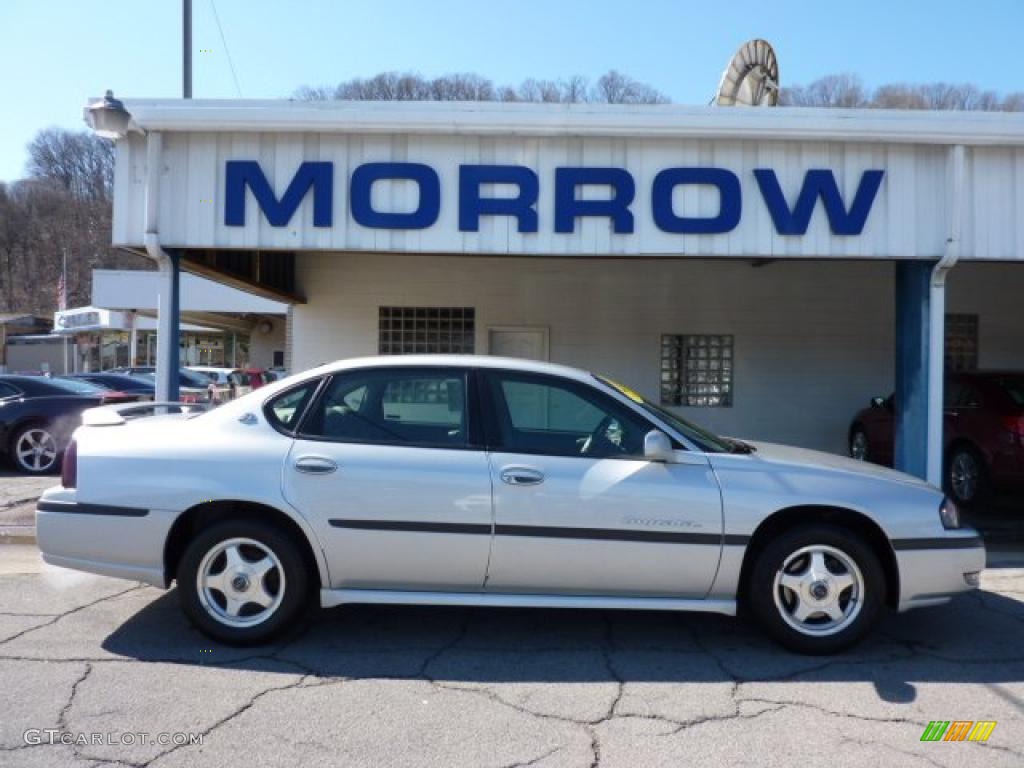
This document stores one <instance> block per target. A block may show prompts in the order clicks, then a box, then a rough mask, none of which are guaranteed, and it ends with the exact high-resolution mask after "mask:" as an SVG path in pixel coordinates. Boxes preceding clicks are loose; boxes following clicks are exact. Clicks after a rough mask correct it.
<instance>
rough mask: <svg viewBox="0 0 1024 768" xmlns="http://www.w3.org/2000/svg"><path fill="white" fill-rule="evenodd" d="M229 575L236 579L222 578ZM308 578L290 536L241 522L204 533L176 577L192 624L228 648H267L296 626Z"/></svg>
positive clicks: (190, 547)
mask: <svg viewBox="0 0 1024 768" xmlns="http://www.w3.org/2000/svg"><path fill="white" fill-rule="evenodd" d="M232 551H233V554H232ZM261 564H262V566H263V567H261ZM226 573H230V574H233V577H232V579H229V578H228V577H226V576H225V577H223V578H218V577H221V575H222V574H226ZM309 576H310V575H309V571H308V568H307V566H306V562H305V560H304V559H303V557H302V552H301V550H300V549H299V546H298V544H297V543H296V542H295V540H294V539H293V538H292V537H291V536H290V535H288V534H287V533H285V532H283V531H281V530H280V529H279V528H277V527H275V526H273V525H268V524H267V523H264V522H261V521H258V520H248V519H243V518H239V519H232V520H225V521H223V522H220V523H216V524H215V525H213V526H211V527H209V528H207V529H205V530H203V531H200V532H199V534H197V535H196V537H195V538H194V539H193V540H192V541H191V542H190V543H189V545H188V547H187V548H186V549H185V552H184V554H183V555H182V557H181V561H180V562H179V564H178V571H177V574H176V578H177V582H178V594H179V596H180V598H181V607H182V610H183V611H184V612H185V615H186V616H187V617H188V619H189V621H191V622H192V624H194V625H195V626H196V627H197V628H198V629H199V630H200V631H201V632H202V633H203V634H205V635H207V636H208V637H211V638H213V639H214V640H219V641H220V642H222V643H227V644H228V645H256V644H259V643H265V642H268V641H270V640H272V639H274V638H275V637H277V636H278V635H280V634H281V633H283V632H285V631H286V630H288V629H289V628H290V627H291V626H293V624H294V623H295V622H296V620H297V619H298V618H299V617H300V615H301V614H302V613H303V612H304V610H305V608H306V607H307V605H308V604H309V584H310V578H309ZM229 597H230V598H232V600H231V601H229V600H228V598H229ZM247 598H252V599H247ZM260 601H262V602H260ZM232 610H234V615H233V616H232V613H231V612H232Z"/></svg>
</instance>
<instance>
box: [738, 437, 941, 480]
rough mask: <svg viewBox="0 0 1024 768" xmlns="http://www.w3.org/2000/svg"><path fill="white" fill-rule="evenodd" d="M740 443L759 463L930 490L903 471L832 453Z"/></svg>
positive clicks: (789, 446) (787, 446) (917, 478)
mask: <svg viewBox="0 0 1024 768" xmlns="http://www.w3.org/2000/svg"><path fill="white" fill-rule="evenodd" d="M743 442H744V443H746V444H747V445H750V446H752V447H753V448H755V449H756V451H755V453H754V456H755V457H757V458H759V459H762V460H763V461H769V462H772V463H773V464H785V465H787V466H791V467H797V468H801V467H802V468H806V469H811V470H823V469H824V470H833V471H837V472H846V473H848V474H852V475H858V476H860V477H869V478H874V479H876V480H888V481H890V482H897V483H903V484H905V485H917V486H921V487H926V488H928V487H931V486H930V485H929V484H928V483H926V482H925V481H924V480H922V479H921V478H919V477H915V476H913V475H908V474H907V473H905V472H897V471H896V470H895V469H889V468H888V467H882V466H879V465H878V464H871V463H869V462H866V461H857V460H856V459H851V458H849V457H848V456H840V455H839V454H836V453H826V452H825V451H813V450H810V449H809V448H796V447H794V446H791V445H779V444H778V443H762V442H756V441H751V440H744V441H743Z"/></svg>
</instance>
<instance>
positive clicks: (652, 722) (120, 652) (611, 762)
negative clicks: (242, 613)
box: [0, 545, 1024, 768]
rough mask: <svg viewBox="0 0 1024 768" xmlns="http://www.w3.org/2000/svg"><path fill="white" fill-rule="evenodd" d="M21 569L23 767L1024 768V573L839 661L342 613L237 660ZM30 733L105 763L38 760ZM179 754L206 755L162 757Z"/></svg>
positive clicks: (606, 632)
mask: <svg viewBox="0 0 1024 768" xmlns="http://www.w3.org/2000/svg"><path fill="white" fill-rule="evenodd" d="M0 571H2V572H0V605H2V606H3V612H2V613H0V690H3V691H6V692H8V695H11V694H12V693H13V695H14V696H15V697H16V700H17V701H18V706H17V707H12V706H11V705H10V704H8V706H7V707H5V717H4V718H3V719H2V720H0V764H2V765H16V766H36V765H38V766H47V768H49V767H50V766H79V765H81V766H86V765H97V764H102V765H125V766H150V765H153V766H178V765H180V766H191V765H198V764H205V765H218V766H235V765H237V766H249V765H253V764H256V763H259V764H267V765H281V766H294V765H346V766H375V767H379V766H397V765H403V766H405V765H423V766H454V765H465V766H495V767H496V768H497V767H500V766H526V765H530V766H545V767H551V766H578V767H580V768H583V767H585V766H590V765H602V766H624V767H628V768H634V767H635V766H657V765H666V766H667V765H672V766H678V765H684V764H686V765H690V764H698V765H702V764H736V765H787V766H788V765H793V764H799V765H829V766H845V765H864V764H868V763H870V764H873V765H878V764H879V761H880V760H881V761H882V762H883V763H888V764H893V765H895V764H899V765H917V764H921V765H925V764H928V765H939V766H945V765H948V766H953V765H956V766H961V765H979V766H981V765H985V766H997V765H1007V766H1009V765H1020V764H1021V761H1022V760H1024V744H1022V743H1021V736H1022V734H1024V650H1022V648H1021V642H1020V639H1021V637H1022V636H1024V635H1022V630H1024V603H1022V600H1024V570H1018V569H1014V568H1005V567H1002V568H994V569H990V570H988V571H986V572H985V574H984V576H983V587H984V589H983V591H981V592H978V593H977V594H974V595H969V596H965V597H962V598H960V599H958V600H957V601H956V602H955V603H953V604H952V605H951V606H945V607H941V608H932V609H924V610H921V611H918V612H913V613H908V614H904V615H901V616H890V617H889V618H887V619H886V620H885V621H884V622H883V623H882V625H881V626H880V628H879V631H877V632H876V633H875V634H874V635H873V637H872V638H871V639H870V640H869V641H868V642H866V643H865V644H863V645H862V646H860V647H859V648H858V649H857V650H855V651H854V652H852V653H848V654H845V655H843V656H838V657H832V658H810V657H799V656H794V655H791V654H789V653H786V652H784V651H782V650H780V649H779V648H777V647H775V646H773V645H771V644H769V643H768V642H767V641H765V640H764V639H762V637H761V636H760V635H759V634H758V633H757V632H756V631H754V630H753V629H751V628H749V627H748V626H747V625H745V624H744V623H742V622H740V621H737V620H732V619H727V618H724V617H718V616H712V615H697V614H690V615H673V614H657V613H627V612H622V613H619V612H597V611H550V610H547V611H542V610H535V611H526V610H489V609H472V610H468V609H467V610H463V609H437V608H414V607H346V608H341V609H334V610H332V611H328V612H323V613H321V614H319V615H318V616H315V617H314V618H312V619H311V620H310V621H308V622H307V623H306V624H304V625H303V626H301V627H298V628H297V629H296V631H295V633H294V634H293V635H292V636H291V637H289V638H286V639H285V640H284V641H282V642H280V643H279V644H276V645H274V646H270V647H261V648H255V649H247V650H246V649H230V648H226V647H222V646H218V645H213V644H211V643H210V642H209V641H207V640H205V639H204V638H203V637H202V636H201V635H199V634H198V633H196V632H195V631H194V630H192V629H191V628H190V627H189V626H188V625H187V624H186V623H185V621H184V619H183V618H182V616H181V614H180V612H179V610H178V606H177V598H176V595H175V594H174V592H173V591H171V592H168V593H164V592H161V591H160V590H157V589H153V588H150V587H145V586H140V585H137V584H133V583H130V582H123V581H115V580H111V579H105V578H101V577H94V576H88V575H84V574H79V573H74V572H71V571H65V570H61V569H56V568H50V567H48V566H42V565H40V563H39V561H38V555H37V552H36V550H35V549H34V547H31V546H28V545H6V546H2V547H0ZM932 720H995V721H997V723H998V724H997V726H996V728H995V730H994V731H993V733H992V736H991V738H990V739H989V740H988V742H987V743H984V744H982V743H969V742H963V743H949V742H935V743H922V742H921V741H920V738H921V735H922V732H923V730H924V728H925V727H926V726H927V724H928V723H929V721H932ZM28 729H58V730H59V731H61V732H64V733H68V734H72V735H73V736H75V738H79V737H78V735H79V734H86V738H94V737H91V736H89V734H102V737H101V742H102V743H98V744H94V743H85V744H77V745H76V744H70V745H63V744H56V745H49V744H46V743H43V744H41V745H29V744H26V743H25V737H24V733H25V731H26V730H28ZM161 733H170V734H175V733H186V734H200V735H201V736H202V744H201V745H199V744H192V745H189V744H186V745H182V746H175V745H157V744H153V743H143V741H144V740H150V739H155V738H156V737H157V734H161ZM126 734H128V735H129V736H127V737H126V736H125V735H126ZM132 734H136V735H134V736H132ZM141 734H145V735H146V736H142V735H141ZM37 740H38V739H37ZM125 741H130V742H133V743H124V742H125ZM257 758H258V759H257Z"/></svg>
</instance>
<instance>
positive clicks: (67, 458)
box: [60, 440, 78, 488]
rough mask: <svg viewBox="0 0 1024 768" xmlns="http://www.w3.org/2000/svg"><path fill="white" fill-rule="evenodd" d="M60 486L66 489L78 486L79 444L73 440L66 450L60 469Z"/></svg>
mask: <svg viewBox="0 0 1024 768" xmlns="http://www.w3.org/2000/svg"><path fill="white" fill-rule="evenodd" d="M60 484H61V485H62V486H64V487H65V488H76V487H77V486H78V443H76V442H75V441H74V440H72V441H71V442H70V443H68V447H67V448H65V449H64V462H63V464H61V467H60Z"/></svg>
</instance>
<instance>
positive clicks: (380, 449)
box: [284, 367, 491, 591]
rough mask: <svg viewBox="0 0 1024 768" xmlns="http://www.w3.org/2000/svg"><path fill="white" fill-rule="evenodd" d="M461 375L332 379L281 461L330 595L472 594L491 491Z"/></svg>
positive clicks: (431, 371) (382, 371)
mask: <svg viewBox="0 0 1024 768" xmlns="http://www.w3.org/2000/svg"><path fill="white" fill-rule="evenodd" d="M466 392H467V387H466V372H465V371H463V370H460V369H453V368H427V367H424V368H412V367H410V368H395V367H380V368H374V369H362V370H355V371H349V372H345V373H342V374H339V375H336V376H334V377H333V378H332V379H331V381H330V382H329V383H328V384H327V385H326V387H325V388H324V391H323V393H322V394H321V395H320V396H319V399H318V401H317V402H316V403H314V404H313V405H312V406H311V409H310V413H309V415H307V416H306V417H305V418H304V419H303V423H302V425H301V429H300V434H298V435H297V436H296V439H295V441H294V442H293V444H292V449H291V451H290V452H289V454H288V456H287V458H286V459H285V467H284V493H285V497H286V498H287V499H288V501H289V503H291V504H292V505H294V506H295V507H296V508H297V509H298V510H299V511H300V512H301V513H302V514H303V515H304V516H306V518H307V519H308V520H309V522H310V524H311V525H312V526H313V527H314V529H315V530H316V532H317V535H318V536H319V539H320V541H321V543H322V545H323V547H324V554H325V555H326V557H327V563H328V568H329V570H330V575H331V587H333V588H335V589H340V588H348V589H398V590H417V589H418V590H451V591H473V590H479V589H480V588H481V586H482V585H483V581H484V575H485V572H486V569H487V556H488V552H489V549H490V539H491V483H490V478H489V475H488V467H487V458H486V455H485V453H484V451H483V447H482V445H478V444H477V445H474V438H473V436H472V435H471V432H470V428H471V426H472V425H471V424H470V422H469V409H468V406H467V398H466Z"/></svg>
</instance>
